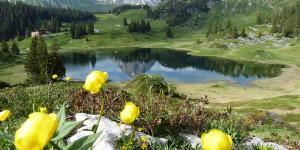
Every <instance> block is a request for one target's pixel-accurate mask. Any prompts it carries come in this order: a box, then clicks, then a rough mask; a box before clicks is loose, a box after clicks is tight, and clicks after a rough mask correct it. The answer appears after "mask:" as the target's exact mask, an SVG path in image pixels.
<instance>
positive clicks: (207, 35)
mask: <svg viewBox="0 0 300 150" xmlns="http://www.w3.org/2000/svg"><path fill="white" fill-rule="evenodd" d="M211 32H212V26H211V24H209V26H208V30H207V32H206V37H209V36H210V34H211Z"/></svg>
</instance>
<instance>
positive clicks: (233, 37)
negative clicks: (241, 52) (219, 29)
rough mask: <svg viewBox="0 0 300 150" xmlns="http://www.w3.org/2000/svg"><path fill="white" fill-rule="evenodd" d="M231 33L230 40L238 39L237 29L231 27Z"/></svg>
mask: <svg viewBox="0 0 300 150" xmlns="http://www.w3.org/2000/svg"><path fill="white" fill-rule="evenodd" d="M230 31H231V33H230V36H231V38H232V39H236V38H238V29H237V28H236V27H231V30H230Z"/></svg>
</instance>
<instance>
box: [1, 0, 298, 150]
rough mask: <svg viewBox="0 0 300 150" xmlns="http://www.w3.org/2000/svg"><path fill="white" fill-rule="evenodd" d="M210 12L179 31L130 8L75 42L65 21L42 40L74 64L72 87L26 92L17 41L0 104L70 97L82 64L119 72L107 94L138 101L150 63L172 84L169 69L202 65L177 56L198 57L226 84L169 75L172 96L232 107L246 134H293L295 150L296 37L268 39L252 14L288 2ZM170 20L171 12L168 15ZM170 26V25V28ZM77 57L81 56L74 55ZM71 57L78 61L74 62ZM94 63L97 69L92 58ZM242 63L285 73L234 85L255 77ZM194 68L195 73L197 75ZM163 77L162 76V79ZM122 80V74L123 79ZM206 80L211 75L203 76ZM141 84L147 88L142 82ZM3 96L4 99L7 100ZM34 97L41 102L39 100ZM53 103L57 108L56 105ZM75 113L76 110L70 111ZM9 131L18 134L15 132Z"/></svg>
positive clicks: (100, 18)
mask: <svg viewBox="0 0 300 150" xmlns="http://www.w3.org/2000/svg"><path fill="white" fill-rule="evenodd" d="M74 3H75V2H74ZM165 3H167V2H165ZM77 4H78V3H77ZM163 5H164V4H163V3H162V4H158V5H157V6H153V7H151V8H150V9H151V11H153V12H155V9H156V8H161V9H162V8H164V6H163ZM167 6H168V5H167ZM208 6H209V7H210V11H209V12H191V13H190V14H191V15H190V16H189V19H187V20H185V21H183V22H181V23H180V24H178V25H177V24H176V25H173V23H174V22H176V19H175V21H169V22H168V21H166V20H164V19H161V18H168V17H169V16H167V17H166V14H160V15H161V18H157V19H154V18H151V17H149V15H148V10H147V9H143V8H141V9H129V10H126V11H124V12H122V13H120V14H118V15H116V14H95V20H96V21H94V22H93V27H94V29H95V30H94V31H95V33H93V34H86V35H82V36H81V38H78V39H74V38H72V37H71V36H70V33H69V31H67V30H69V26H70V23H65V22H64V23H62V25H61V32H59V33H51V34H50V35H49V36H48V37H45V38H44V40H45V43H46V46H47V48H48V52H49V53H50V52H51V48H52V43H53V40H54V39H56V40H57V43H58V44H59V47H60V49H59V51H58V54H59V55H60V56H61V58H63V59H62V60H63V61H64V63H65V64H67V63H66V62H68V61H70V62H71V60H72V59H74V60H73V61H74V64H73V65H74V66H72V65H70V64H71V63H70V62H68V63H69V64H68V65H67V66H66V70H67V71H66V74H67V76H70V77H71V79H72V80H73V82H70V83H68V85H67V86H65V85H64V81H63V80H64V79H65V78H61V80H60V81H58V82H57V83H54V85H53V88H52V87H51V86H48V85H47V84H46V85H43V84H41V85H34V86H30V87H29V88H28V89H26V88H25V87H26V84H27V82H28V79H29V76H28V74H27V73H26V69H25V67H24V64H25V60H26V54H28V53H29V52H30V44H31V42H32V38H24V39H23V40H21V41H18V40H15V41H16V43H17V45H18V47H19V49H20V55H18V56H16V57H15V58H13V59H8V60H5V61H3V62H1V66H0V81H2V82H5V83H7V84H9V85H10V86H12V87H11V88H4V89H3V90H2V91H1V90H0V98H3V99H8V98H7V97H9V99H12V98H13V97H16V95H14V94H13V93H14V91H16V90H19V91H22V92H23V93H25V95H26V97H30V98H31V94H30V93H31V92H32V91H36V92H38V93H40V95H42V96H41V97H43V96H46V95H48V99H49V100H50V99H51V101H54V99H55V97H60V96H61V95H63V94H58V93H64V92H66V91H68V92H70V91H72V90H73V91H76V92H77V91H78V90H79V87H80V86H81V84H83V81H84V78H85V76H86V75H87V74H88V73H89V71H85V73H84V75H82V74H83V73H81V74H80V78H79V75H78V73H77V72H76V70H81V71H83V69H82V68H83V67H82V66H88V67H90V68H88V67H87V69H86V70H93V69H100V70H103V71H105V67H106V66H107V64H110V66H111V68H110V69H111V70H114V71H115V72H120V71H122V72H123V74H122V75H119V76H117V75H115V74H114V73H115V72H113V73H111V75H112V76H117V77H115V78H114V79H113V78H110V76H109V75H110V72H109V71H107V72H108V73H109V75H108V76H109V77H108V80H110V81H111V83H108V85H107V87H109V88H111V87H110V85H112V86H116V87H118V88H121V89H123V90H125V91H126V92H128V93H130V94H132V95H134V96H133V97H138V96H137V95H138V93H136V91H139V90H143V92H145V91H146V95H147V94H149V93H147V90H145V89H139V86H141V85H143V84H146V83H144V82H143V81H139V79H140V78H141V77H140V76H135V75H137V74H146V75H149V76H151V75H153V74H154V73H152V72H151V71H153V70H150V68H152V67H153V66H155V65H156V67H157V65H158V64H157V63H158V62H159V67H157V68H160V69H161V68H163V67H166V68H163V71H161V72H163V73H165V72H164V71H165V70H168V71H170V70H172V71H170V72H171V73H169V74H168V75H169V78H172V79H173V78H174V76H175V75H174V74H175V73H174V72H173V71H174V70H176V71H178V70H180V69H181V66H185V67H182V68H184V69H187V68H189V67H190V68H193V69H194V68H197V67H199V66H197V65H195V64H196V61H195V62H194V64H193V65H194V66H193V65H186V64H184V63H186V62H182V61H181V57H180V56H179V55H180V52H183V53H184V52H186V53H187V55H188V57H186V58H185V57H184V58H182V60H189V61H190V60H191V59H192V58H194V57H195V58H197V57H199V56H201V57H208V58H211V59H212V60H213V61H211V62H209V63H208V64H217V65H215V66H216V67H215V68H217V69H218V67H219V70H222V67H223V68H226V71H227V72H226V71H224V70H223V71H224V73H223V74H224V76H225V77H226V78H221V79H210V80H204V81H202V80H198V79H190V80H189V81H192V82H185V81H184V80H179V79H178V80H179V81H180V82H175V81H170V80H169V79H168V77H167V78H166V77H165V80H166V81H168V83H167V84H168V85H169V86H170V87H169V90H170V89H171V88H173V87H174V88H175V89H176V92H177V93H179V94H180V95H181V94H182V95H185V96H186V97H187V98H188V99H189V101H190V103H192V104H195V105H196V104H197V102H198V100H199V99H200V98H201V97H203V96H205V95H207V96H208V99H209V104H208V105H207V106H206V107H207V108H208V109H209V110H213V111H223V110H226V109H228V108H232V112H233V113H234V114H235V115H236V116H238V117H244V118H246V119H248V120H247V121H249V122H247V123H249V124H251V125H250V127H249V128H250V129H249V130H248V131H249V132H248V133H249V134H250V135H252V136H257V137H259V138H262V139H268V140H270V141H275V142H279V143H280V144H282V143H284V142H285V140H284V139H282V138H284V137H285V136H290V135H292V134H294V133H295V134H296V135H295V136H291V139H290V141H292V142H290V144H289V145H288V146H289V147H288V148H289V149H293V148H291V147H292V146H291V145H292V144H291V143H293V142H294V143H296V144H297V142H298V144H299V141H300V134H299V130H300V128H299V127H300V121H299V120H300V96H299V95H300V76H299V74H300V40H299V35H298V37H297V36H296V34H295V33H294V34H293V36H290V37H285V36H282V34H284V33H272V30H273V28H272V21H270V22H268V23H262V24H257V15H258V14H259V13H263V12H264V13H265V14H267V15H269V16H270V18H271V16H272V14H273V11H272V10H278V12H277V13H279V9H277V8H281V7H282V6H284V7H291V6H293V4H291V2H290V1H289V0H286V1H277V0H264V1H259V0H224V1H218V2H217V1H210V5H208ZM79 7H81V6H79ZM81 8H83V7H81ZM162 10H163V9H162ZM275 13H276V12H275ZM168 15H175V14H173V13H170V14H168ZM175 16H176V15H175ZM197 16H198V17H197ZM199 16H200V17H199ZM228 16H230V17H228ZM124 18H126V19H127V21H128V23H129V24H130V23H132V22H133V20H134V21H140V20H144V21H145V22H149V23H150V25H151V31H149V32H145V33H137V32H134V33H129V32H128V30H129V25H124V23H123V21H124ZM170 18H171V17H170ZM204 18H205V19H204ZM229 18H230V20H231V24H232V26H234V27H236V28H237V30H238V32H237V33H238V35H239V36H238V37H237V38H230V37H229V36H231V29H226V25H227V24H228V20H229ZM266 18H267V17H266ZM269 20H272V19H269ZM218 21H219V22H220V23H219V24H220V25H221V28H222V31H219V32H218V31H217V32H216V33H214V34H211V35H208V30H209V26H211V25H212V26H213V27H214V24H215V23H216V22H218ZM170 23H171V24H172V25H170ZM216 26H217V25H216ZM168 27H170V29H171V32H172V34H173V38H169V37H167V36H166V32H167V28H168ZM65 29H67V30H65ZM243 29H244V30H245V32H246V34H247V36H246V37H242V36H241V34H240V33H241V32H242V30H243ZM7 43H8V45H12V43H13V40H8V41H7ZM137 49H142V50H143V49H144V51H147V50H149V49H150V51H151V52H149V53H151V55H149V54H148V53H146V54H144V53H138V52H136V50H137ZM145 49H146V50H145ZM160 49H163V50H167V52H164V51H163V50H161V51H162V53H163V54H165V53H166V54H165V55H166V56H168V52H169V51H174V53H173V55H174V57H171V56H172V55H171V54H169V56H170V57H171V58H177V60H176V59H174V62H173V61H171V60H168V59H166V56H164V57H163V55H162V54H159V56H160V57H162V58H161V59H159V58H160V57H158V56H157V57H158V58H156V57H155V56H156V55H158V52H155V50H160ZM175 52H178V56H177V55H175ZM106 53H109V55H110V57H111V58H110V59H111V60H112V62H114V63H115V62H117V65H116V66H117V67H116V68H113V65H114V64H113V63H107V61H108V57H107V56H108V54H107V55H106ZM169 53H171V52H169ZM81 54H82V56H79V55H81ZM75 55H76V58H74V57H75ZM86 55H88V56H86ZM127 55H128V56H127ZM104 56H105V57H104ZM125 56H127V57H125ZM85 57H89V58H85ZM92 57H95V58H92ZM182 57H183V56H182ZM0 58H1V57H0ZM96 58H97V61H98V63H97V61H96V60H95V59H96ZM154 58H155V59H154ZM214 58H215V59H214ZM84 59H87V60H84ZM102 59H103V60H105V61H106V63H107V64H104V65H102V66H101V65H99V63H101V62H102V61H103V60H102ZM140 59H141V60H140ZM227 59H229V60H230V61H233V62H235V64H237V65H233V66H231V67H228V66H226V65H224V66H222V65H218V64H226V63H228V62H227V61H226V60H227ZM162 60H164V61H162ZM224 60H225V61H224ZM92 61H95V62H94V65H93V64H92V63H93V62H92ZM169 62H172V63H174V64H176V65H177V66H176V65H174V66H176V67H178V68H180V69H178V68H176V67H174V68H172V67H170V66H172V65H173V64H172V63H169ZM240 63H241V64H243V65H245V66H248V67H249V68H251V69H253V68H254V71H253V70H252V71H253V72H255V73H257V72H259V71H260V70H259V69H257V68H255V65H258V64H264V65H278V68H279V65H280V66H283V67H282V68H281V69H279V70H280V73H279V74H278V75H276V76H272V77H266V76H267V75H266V76H262V77H259V76H260V75H257V74H254V75H253V76H252V77H254V79H253V80H252V79H251V81H250V82H247V83H243V82H241V83H238V82H239V79H232V78H234V77H236V76H237V77H240V76H241V75H243V72H244V76H246V77H244V78H245V79H244V78H242V79H240V80H246V79H248V78H250V76H251V75H252V74H251V73H252V72H251V71H249V70H247V69H245V68H246V67H244V68H243V67H240V66H239V65H238V64H240ZM90 64H91V65H90ZM95 64H96V65H95ZM97 64H98V65H97ZM228 64H229V63H228ZM92 65H93V66H92ZM68 66H69V68H68ZM78 66H79V67H78ZM91 66H92V67H91ZM195 66H196V67H195ZM108 67H109V66H108ZM118 67H119V68H118ZM126 67H127V69H126ZM239 67H240V68H239ZM102 68H103V69H102ZM124 68H125V69H124ZM128 68H129V69H128ZM199 68H201V67H199ZM199 68H197V69H198V70H199ZM229 68H231V69H229ZM68 69H69V70H72V71H74V70H75V71H74V72H73V74H74V75H73V76H72V74H71V73H69V72H68ZM197 69H196V70H197ZM217 69H211V70H209V69H208V70H209V71H210V72H218V71H216V70H217ZM251 69H250V70H251ZM255 69H257V70H255ZM260 69H261V68H260ZM107 70H109V69H107ZM149 70H150V71H149ZM228 70H230V73H232V74H234V75H232V76H231V77H232V78H231V79H227V78H229V77H230V73H228V72H229V71H228ZM261 70H264V71H266V70H267V69H266V68H264V69H261ZM156 71H157V70H156ZM189 71H191V70H190V69H187V70H183V71H182V72H183V75H181V76H180V77H181V78H185V77H187V78H192V77H193V78H201V76H196V75H195V74H196V73H195V72H193V73H192V74H193V75H195V76H192V77H191V76H189V75H188V73H190V72H189ZM221 72H222V71H221ZM266 72H268V71H266ZM270 72H271V71H270ZM270 72H268V73H270ZM274 72H276V71H274V70H272V73H274ZM68 73H69V74H68ZM147 73H148V74H147ZM163 73H161V74H162V76H163ZM184 73H186V75H184ZM226 73H227V74H226ZM170 74H171V75H170ZM245 74H246V75H245ZM249 74H251V75H249ZM75 75H76V76H75ZM125 75H127V76H126V77H124V76H125ZM210 75H211V74H209V75H207V76H210ZM235 75H236V76H235ZM67 76H66V77H67ZM73 77H74V79H73ZM150 78H151V77H150ZM114 80H115V81H114ZM174 80H175V79H174ZM193 81H194V82H193ZM196 81H199V82H196ZM135 82H137V83H135ZM139 82H141V83H139ZM145 82H147V80H146V81H145ZM135 84H137V85H139V86H137V85H135ZM79 85H80V86H79ZM107 87H106V88H107ZM47 88H48V92H50V93H52V94H53V95H54V96H53V97H54V98H49V93H48V94H47V93H45V91H46V89H47ZM49 88H50V90H49ZM146 89H147V88H146ZM4 93H9V94H7V95H6V94H4ZM17 93H18V92H17ZM20 93H21V92H20ZM158 93H159V92H158ZM81 94H82V93H81ZM33 95H35V96H38V95H39V94H33ZM150 95H151V92H150ZM62 97H64V96H62ZM150 97H151V96H150ZM61 99H64V98H61ZM179 99H180V98H179ZM179 99H177V98H175V100H173V101H172V102H171V104H170V106H169V108H168V109H169V110H170V111H171V110H174V109H175V107H177V106H179V105H182V104H183V103H184V102H181V101H180V100H179ZM62 101H63V100H62ZM26 103H28V102H26ZM55 103H56V104H59V102H55ZM30 104H31V103H30ZM47 105H48V104H47ZM14 107H16V106H14ZM1 109H2V106H1ZM51 109H54V108H51ZM72 111H74V109H73V108H72ZM92 113H94V112H92ZM266 113H267V114H268V113H271V114H272V113H274V114H275V115H274V116H275V117H273V116H272V115H271V116H272V117H273V118H272V117H270V115H266ZM256 117H257V118H256ZM270 118H271V119H273V120H276V119H278V118H279V120H280V121H278V122H279V123H278V122H277V123H278V124H284V125H282V126H280V125H278V124H276V123H274V124H272V123H270V122H268V121H269V120H268V119H270ZM256 119H258V120H263V122H264V123H265V125H261V126H257V125H256V124H257V122H256V121H257V120H256ZM21 120H24V117H22V119H21ZM274 122H276V121H274ZM14 128H16V126H15V127H14ZM274 133H275V134H276V136H275V137H277V136H278V137H280V138H281V139H280V140H279V139H275V138H273V139H272V138H270V135H273V134H274ZM237 149H238V148H237Z"/></svg>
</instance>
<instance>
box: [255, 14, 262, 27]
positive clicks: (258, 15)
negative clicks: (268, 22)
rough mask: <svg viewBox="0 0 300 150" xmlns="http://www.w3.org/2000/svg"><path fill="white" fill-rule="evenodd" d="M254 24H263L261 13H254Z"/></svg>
mask: <svg viewBox="0 0 300 150" xmlns="http://www.w3.org/2000/svg"><path fill="white" fill-rule="evenodd" d="M256 24H257V25H261V24H263V20H262V15H261V14H257V15H256Z"/></svg>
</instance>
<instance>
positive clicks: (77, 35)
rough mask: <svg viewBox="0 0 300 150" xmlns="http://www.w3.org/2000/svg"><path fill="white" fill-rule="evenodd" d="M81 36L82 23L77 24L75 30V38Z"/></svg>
mask: <svg viewBox="0 0 300 150" xmlns="http://www.w3.org/2000/svg"><path fill="white" fill-rule="evenodd" d="M80 36H81V26H80V25H77V26H76V30H75V35H74V38H75V39H79V38H80Z"/></svg>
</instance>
